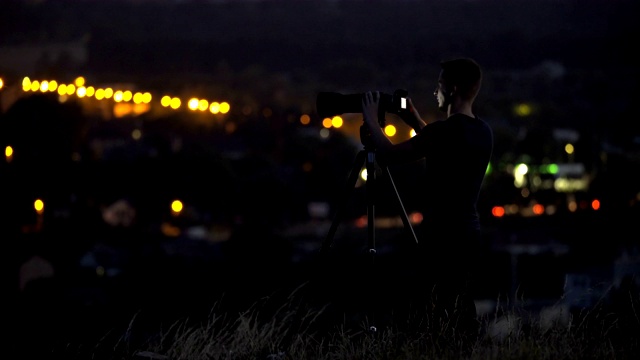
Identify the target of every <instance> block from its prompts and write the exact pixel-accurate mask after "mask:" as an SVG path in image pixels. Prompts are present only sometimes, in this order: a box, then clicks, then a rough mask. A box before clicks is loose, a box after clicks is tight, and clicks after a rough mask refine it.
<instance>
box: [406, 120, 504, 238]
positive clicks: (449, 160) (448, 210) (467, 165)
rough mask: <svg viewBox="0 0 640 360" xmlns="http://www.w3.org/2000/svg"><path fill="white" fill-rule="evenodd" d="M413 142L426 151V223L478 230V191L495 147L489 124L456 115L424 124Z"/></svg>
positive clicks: (427, 224) (424, 212)
mask: <svg viewBox="0 0 640 360" xmlns="http://www.w3.org/2000/svg"><path fill="white" fill-rule="evenodd" d="M410 141H411V143H412V146H414V147H415V148H416V149H419V150H418V152H420V153H421V154H424V164H425V172H426V173H425V179H426V180H425V184H424V189H423V193H424V199H423V201H422V204H423V208H422V212H423V216H424V220H423V222H424V224H425V226H429V227H444V228H448V229H449V230H452V229H459V230H463V229H466V230H470V229H479V228H480V223H479V219H478V212H477V201H478V194H479V192H480V188H481V186H482V181H483V179H484V175H485V172H486V170H487V166H488V165H489V160H490V158H491V153H492V150H493V133H492V131H491V128H490V127H489V125H488V124H487V123H486V122H484V121H483V120H481V119H479V118H477V117H476V118H472V117H469V116H466V115H463V114H455V115H452V116H450V117H449V118H447V119H446V120H442V121H437V122H434V123H432V124H429V125H427V126H425V127H424V128H423V129H422V131H420V133H418V134H417V135H416V136H414V137H413V138H411V140H410Z"/></svg>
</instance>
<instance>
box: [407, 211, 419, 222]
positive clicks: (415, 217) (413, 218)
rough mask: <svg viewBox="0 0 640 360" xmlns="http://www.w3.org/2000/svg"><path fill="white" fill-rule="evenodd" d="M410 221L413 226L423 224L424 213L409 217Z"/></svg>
mask: <svg viewBox="0 0 640 360" xmlns="http://www.w3.org/2000/svg"><path fill="white" fill-rule="evenodd" d="M409 219H410V221H411V223H412V224H419V223H421V222H422V213H419V212H414V213H411V215H409Z"/></svg>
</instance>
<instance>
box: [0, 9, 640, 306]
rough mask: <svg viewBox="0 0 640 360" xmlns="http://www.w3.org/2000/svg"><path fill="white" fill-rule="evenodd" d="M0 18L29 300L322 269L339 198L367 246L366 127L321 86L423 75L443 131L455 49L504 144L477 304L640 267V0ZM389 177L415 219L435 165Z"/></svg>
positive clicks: (551, 296) (219, 283)
mask: <svg viewBox="0 0 640 360" xmlns="http://www.w3.org/2000/svg"><path fill="white" fill-rule="evenodd" d="M0 10H1V11H0V12H1V13H2V15H0V24H1V25H0V26H1V27H0V32H1V34H2V36H1V37H0V108H1V109H2V111H1V113H0V145H1V147H2V149H4V150H5V153H4V158H3V159H2V161H0V174H1V175H0V176H1V182H2V190H1V191H0V198H1V203H2V210H1V212H0V217H1V218H2V221H1V222H0V224H1V228H0V236H1V238H2V239H3V243H4V245H5V247H6V248H5V250H4V251H3V254H4V259H3V260H4V261H3V264H4V266H5V267H6V268H7V270H8V271H5V272H4V273H5V274H8V275H7V277H6V279H5V281H4V283H3V284H4V289H3V290H4V291H5V292H7V293H10V294H11V299H13V300H14V301H15V303H16V304H18V303H20V302H22V301H25V299H29V301H32V302H36V303H38V304H41V303H44V302H45V301H44V300H43V299H41V298H40V299H39V298H37V296H38V295H37V294H43V293H46V294H48V296H49V297H48V298H47V301H52V299H55V300H58V301H60V302H68V303H69V304H74V305H69V306H79V307H87V308H90V307H91V308H93V307H96V306H100V304H105V303H109V302H110V301H113V302H127V301H131V298H135V301H134V302H136V303H138V302H139V303H144V301H148V300H149V299H157V298H163V299H164V298H170V297H171V296H173V295H175V294H181V295H180V296H179V297H180V299H175V300H174V299H172V300H167V299H165V300H163V301H164V302H162V303H163V304H165V305H166V304H167V303H169V302H171V303H173V302H175V303H176V304H183V305H184V304H191V303H193V302H194V301H203V302H205V301H207V300H211V298H213V297H214V296H213V295H212V293H216V294H217V292H223V291H226V290H227V289H230V288H231V289H235V290H237V291H241V292H242V291H249V292H254V291H255V293H256V294H258V293H260V291H262V290H265V289H263V288H261V286H262V287H265V288H266V287H268V286H267V284H270V282H271V281H272V280H273V279H283V281H285V282H287V281H289V280H295V281H297V280H301V279H302V278H303V277H304V271H302V270H300V269H304V268H305V267H304V264H306V263H307V262H310V261H311V259H313V256H314V253H315V252H316V251H317V250H319V249H320V246H321V244H322V242H323V241H325V240H326V236H327V233H328V231H329V228H330V226H331V224H332V221H333V215H334V214H335V211H336V209H337V207H338V206H340V205H341V204H343V203H344V204H346V209H347V211H346V213H345V216H344V217H343V218H341V219H340V227H339V230H338V232H337V233H336V235H335V238H334V239H333V241H334V242H335V243H336V244H348V245H349V247H347V248H348V249H356V251H357V249H358V248H359V247H363V246H366V245H367V244H366V239H367V231H369V229H368V227H367V223H366V200H367V199H366V198H367V194H365V186H364V184H365V183H366V180H365V178H364V177H363V178H360V179H359V180H358V182H357V184H356V186H355V187H354V188H353V189H349V188H347V189H346V191H347V192H346V194H345V184H346V180H347V177H348V175H349V172H350V171H351V168H352V166H353V164H354V160H355V156H356V154H357V153H358V151H360V150H361V149H362V145H361V143H360V140H359V135H358V134H359V127H360V124H361V123H362V117H361V114H357V113H356V114H342V115H341V116H338V117H336V118H333V119H323V118H320V117H319V116H318V115H317V113H316V109H315V105H316V104H315V101H316V95H317V93H318V92H321V91H334V92H340V93H344V94H348V93H360V92H363V91H366V90H370V89H378V90H381V91H386V92H393V91H394V89H396V88H403V89H407V90H408V91H409V94H410V96H411V97H412V99H413V101H414V103H415V104H416V106H417V107H418V110H419V111H420V113H421V114H422V116H423V117H424V118H425V119H427V120H428V121H436V120H439V119H441V118H442V116H443V114H441V113H439V112H438V111H437V109H436V104H435V101H434V100H433V95H432V93H433V89H434V88H435V86H436V80H437V75H438V71H439V61H440V60H441V59H443V58H447V57H451V56H456V55H459V54H462V55H468V56H472V57H474V58H476V59H477V60H478V61H479V62H480V63H481V64H482V65H483V66H484V71H485V72H484V83H483V84H484V85H483V89H482V93H481V95H480V97H479V98H478V101H477V106H476V112H477V113H478V114H479V115H480V116H481V117H482V118H484V119H485V120H486V121H487V122H488V123H489V124H490V125H491V126H492V128H493V130H494V136H495V147H494V153H493V158H492V161H491V164H490V167H489V168H488V169H487V175H486V178H485V183H484V187H483V192H482V194H481V198H480V199H479V211H480V216H481V221H482V223H483V226H484V232H485V241H486V245H487V247H488V249H489V250H490V255H489V258H488V260H487V263H486V267H485V268H483V269H479V273H480V274H482V276H483V279H484V280H483V281H482V283H483V284H482V286H481V289H480V295H481V297H483V298H487V299H495V297H496V296H498V295H502V296H509V297H514V298H516V297H517V296H518V295H520V296H522V297H525V298H533V299H537V300H539V301H541V302H544V301H547V302H548V303H553V302H556V301H558V300H560V299H562V301H563V302H564V304H566V305H567V306H570V307H581V306H589V305H591V304H592V303H593V302H595V301H597V300H598V299H599V297H601V296H602V295H603V294H604V293H605V292H606V291H607V289H609V288H610V287H611V286H619V285H620V283H621V282H622V281H623V279H625V278H629V277H630V276H635V275H637V274H638V273H639V272H640V247H639V245H640V238H639V237H638V230H637V222H638V220H640V216H639V215H640V121H637V120H636V118H637V115H635V114H634V113H633V112H632V110H633V109H634V108H633V105H634V103H635V101H636V99H637V98H638V96H639V95H640V94H639V90H638V89H639V85H640V83H639V79H640V77H639V76H640V67H639V66H638V64H640V62H639V60H640V59H638V55H637V54H636V52H635V51H633V50H634V49H633V47H634V45H633V44H637V43H638V34H639V33H640V32H639V31H638V30H640V29H639V28H638V27H639V25H638V23H637V21H635V19H636V18H637V15H638V11H637V10H638V6H637V4H636V2H633V1H615V2H605V1H518V2H510V1H475V2H470V1H462V2H449V1H441V2H412V1H407V2H385V1H381V2H371V3H369V2H359V1H321V2H317V1H302V2H295V1H280V2H272V1H264V2H260V1H236V2H234V1H228V2H225V1H211V2H206V1H172V2H170V1H153V2H152V1H78V2H73V1H64V2H62V1H61V2H58V1H10V2H7V3H4V2H3V4H2V5H0ZM365 10H366V11H365ZM451 19H454V21H452V20H451ZM463 20H464V21H463ZM387 125H388V126H389V127H390V128H389V129H386V130H388V132H387V133H388V134H389V136H390V138H391V139H392V141H400V140H403V139H406V138H408V137H409V136H411V134H410V132H409V130H410V129H409V128H408V127H407V126H406V125H403V124H402V123H401V122H400V121H398V119H397V118H395V117H394V115H392V114H389V116H388V118H387ZM390 171H391V173H392V175H393V180H394V182H395V185H396V186H397V189H398V193H399V196H400V197H401V198H402V202H403V205H404V207H405V209H406V211H407V213H408V214H409V216H410V219H411V221H412V222H413V224H414V225H415V224H417V223H419V221H420V214H419V213H418V212H417V210H416V209H417V205H418V204H416V201H417V199H418V198H419V196H418V195H419V194H416V193H415V191H416V189H418V190H417V191H419V186H420V183H421V178H422V177H423V176H428V175H427V174H423V173H422V172H421V167H420V163H416V164H410V165H404V166H398V167H394V168H390ZM379 184H380V185H379V186H380V188H381V189H382V190H380V191H379V192H378V193H377V194H376V196H377V198H376V214H377V215H378V219H377V222H376V228H375V231H376V233H377V239H378V240H377V241H378V244H377V246H378V247H379V253H380V254H381V255H382V256H384V254H385V253H387V252H391V251H392V250H393V248H394V247H395V246H396V245H397V242H398V241H404V240H403V239H402V238H403V237H405V236H406V233H405V232H404V231H403V230H404V229H403V228H404V227H403V223H402V221H400V217H399V214H400V210H401V209H400V208H399V207H398V205H397V199H396V196H395V193H394V192H393V190H392V187H390V186H389V185H391V184H389V183H387V182H385V180H384V179H383V180H382V181H381V182H380V183H379ZM385 188H388V189H389V191H388V192H387V191H386V190H385ZM369 196H370V195H369ZM292 267H293V268H294V269H296V270H295V271H292V270H291V269H292ZM357 271H366V270H364V269H362V270H357ZM290 278H294V279H290ZM267 279H269V280H267ZM635 281H636V282H637V281H638V279H637V278H636V279H635ZM203 284H206V286H204V285H203ZM212 288H213V289H212ZM52 289H55V291H54V290H52ZM60 289H64V290H60ZM114 289H115V290H114ZM265 291H266V290H265ZM167 292H168V293H171V294H172V295H169V294H167ZM29 294H31V295H29ZM34 294H36V295H34ZM116 294H117V295H116ZM122 294H124V295H122ZM195 299H197V300H195ZM45 308H46V307H45ZM42 312H43V313H44V310H42ZM40 315H42V314H40ZM105 316H106V315H105Z"/></svg>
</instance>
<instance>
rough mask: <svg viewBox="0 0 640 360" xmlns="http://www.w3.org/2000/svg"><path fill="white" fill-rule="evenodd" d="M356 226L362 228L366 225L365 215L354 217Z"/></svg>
mask: <svg viewBox="0 0 640 360" xmlns="http://www.w3.org/2000/svg"><path fill="white" fill-rule="evenodd" d="M355 225H356V227H358V228H363V227H365V226H367V216H366V215H363V216H360V217H359V218H357V219H356V224H355Z"/></svg>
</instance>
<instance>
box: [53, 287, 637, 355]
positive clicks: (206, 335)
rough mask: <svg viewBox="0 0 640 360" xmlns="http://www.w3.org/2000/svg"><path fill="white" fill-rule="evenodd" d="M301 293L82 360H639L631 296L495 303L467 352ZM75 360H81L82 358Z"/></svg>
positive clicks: (132, 331) (123, 339)
mask: <svg viewBox="0 0 640 360" xmlns="http://www.w3.org/2000/svg"><path fill="white" fill-rule="evenodd" d="M299 290H300V289H296V290H295V291H293V292H291V293H288V294H287V295H285V296H280V297H279V296H276V295H274V296H268V297H264V298H263V299H261V300H260V301H256V302H255V303H254V304H253V305H251V306H250V307H249V308H248V309H246V310H243V311H239V312H236V313H231V312H229V311H226V310H224V309H223V306H221V305H218V304H216V305H214V306H213V307H212V309H211V311H210V312H209V313H208V314H207V315H206V316H203V317H201V318H194V317H192V318H183V319H180V320H178V321H175V322H173V323H171V324H170V325H168V326H167V327H166V328H162V327H159V328H157V329H153V330H151V331H149V329H147V330H145V331H142V333H144V334H142V335H141V334H140V333H141V332H140V331H139V330H138V328H144V324H141V323H140V322H139V320H138V317H137V316H134V317H133V318H132V319H131V321H130V322H129V324H128V327H127V328H126V330H125V331H124V332H123V333H122V334H120V336H119V338H118V339H117V341H116V342H115V343H111V342H109V341H107V340H106V339H103V341H101V342H98V343H97V344H96V345H95V346H94V347H92V348H90V349H86V348H85V349H84V350H83V351H84V354H85V357H84V358H91V359H96V360H97V359H122V360H128V359H162V360H187V359H189V360H200V359H207V360H213V359H265V360H284V359H296V360H304V359H319V360H320V359H327V360H329V359H554V360H555V359H576V360H577V359H581V360H582V359H638V358H640V357H639V355H640V312H639V310H640V309H639V304H640V295H638V293H637V292H636V291H635V288H632V289H630V290H629V291H618V292H617V293H615V294H614V293H613V292H612V291H609V292H608V294H607V295H608V296H605V297H603V298H602V299H601V301H600V302H598V303H597V304H596V305H595V306H593V307H591V308H589V309H580V310H572V311H570V310H568V309H567V308H565V307H562V306H560V305H561V303H560V302H559V303H558V304H556V306H551V307H548V308H547V309H543V310H542V311H531V310H527V309H526V307H525V306H522V305H518V306H515V305H512V304H509V303H508V302H503V303H501V302H500V301H496V304H497V305H496V306H495V308H494V311H492V312H489V313H486V314H482V315H481V316H479V319H478V320H479V321H480V324H481V325H480V328H479V329H480V330H479V332H478V334H477V337H474V339H473V340H472V341H470V342H466V343H465V342H463V341H462V340H461V339H460V337H458V336H456V329H455V326H452V325H450V324H448V323H444V324H441V325H443V326H441V327H438V329H439V330H438V331H436V332H434V331H433V329H434V327H433V326H430V325H431V324H429V319H422V321H423V323H422V325H424V326H418V327H416V328H415V329H414V330H412V331H403V330H400V329H399V328H396V327H394V326H389V327H385V328H379V329H377V331H371V329H370V326H371V323H368V320H367V317H366V316H361V317H359V318H358V317H356V316H354V317H352V318H347V317H344V316H346V315H344V314H342V315H341V316H343V318H340V317H336V316H335V312H334V313H333V314H331V313H332V310H331V308H330V306H329V305H328V304H327V305H322V306H317V305H309V304H308V303H306V302H305V301H303V300H301V299H302V298H303V296H301V295H300V293H299ZM498 300H500V299H498ZM524 303H526V302H524V301H519V302H518V304H524ZM549 314H551V315H549ZM361 315H362V314H361ZM328 319H329V320H328ZM342 320H344V321H342ZM348 324H351V325H348ZM354 324H355V325H354ZM86 354H90V355H88V356H87V355H86ZM73 357H74V356H71V355H70V354H67V356H65V358H66V359H70V358H73ZM75 357H76V358H80V357H81V355H80V353H79V352H77V353H76V354H75Z"/></svg>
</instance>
